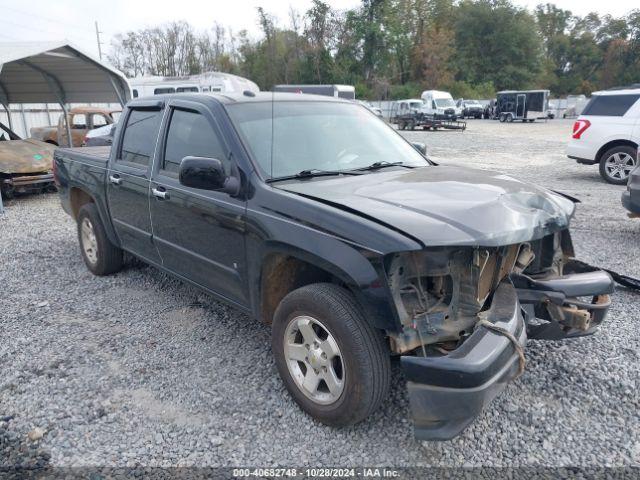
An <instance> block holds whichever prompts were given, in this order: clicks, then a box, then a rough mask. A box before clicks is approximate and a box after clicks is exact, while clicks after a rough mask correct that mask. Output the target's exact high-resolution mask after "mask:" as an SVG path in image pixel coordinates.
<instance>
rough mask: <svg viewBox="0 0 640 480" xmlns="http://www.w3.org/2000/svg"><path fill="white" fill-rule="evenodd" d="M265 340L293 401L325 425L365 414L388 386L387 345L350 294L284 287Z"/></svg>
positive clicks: (331, 288) (330, 288) (321, 287)
mask: <svg viewBox="0 0 640 480" xmlns="http://www.w3.org/2000/svg"><path fill="white" fill-rule="evenodd" d="M271 345H272V349H273V354H274V356H275V361H276V366H277V368H278V372H279V373H280V376H281V377H282V380H283V382H284V384H285V386H286V388H287V390H288V391H289V393H290V394H291V396H292V397H293V399H294V400H295V401H296V403H298V405H299V406H300V407H301V408H302V409H303V410H304V411H305V412H307V413H308V414H309V415H311V416H312V417H313V418H315V419H317V420H319V421H320V422H322V423H325V424H327V425H331V426H336V427H341V426H346V425H352V424H354V423H357V422H359V421H361V420H364V419H365V418H366V417H367V416H369V415H370V414H371V413H372V412H373V411H374V410H375V409H376V408H377V407H378V406H379V405H380V403H381V402H382V400H383V399H384V397H385V396H386V394H387V391H388V389H389V378H390V361H389V351H388V348H387V346H386V343H385V341H384V338H383V336H382V334H381V333H380V332H379V331H377V330H375V329H374V328H373V327H372V326H371V324H370V323H369V322H368V321H367V320H366V319H365V317H364V315H363V313H362V311H361V309H360V307H359V305H358V304H357V302H356V300H355V298H354V297H353V295H352V294H351V293H350V292H348V291H347V290H345V289H344V288H342V287H338V286H336V285H333V284H326V283H316V284H312V285H307V286H304V287H301V288H299V289H297V290H294V291H293V292H291V293H289V294H288V295H287V296H286V297H285V298H284V299H283V300H282V302H280V305H279V306H278V308H277V309H276V313H275V316H274V319H273V325H272V338H271Z"/></svg>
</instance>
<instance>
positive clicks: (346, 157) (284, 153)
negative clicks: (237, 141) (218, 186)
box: [227, 101, 428, 178]
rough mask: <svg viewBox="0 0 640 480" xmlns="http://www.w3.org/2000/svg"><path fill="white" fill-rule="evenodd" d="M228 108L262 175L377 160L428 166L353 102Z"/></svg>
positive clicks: (350, 166)
mask: <svg viewBox="0 0 640 480" xmlns="http://www.w3.org/2000/svg"><path fill="white" fill-rule="evenodd" d="M227 109H228V111H229V115H230V116H231V119H232V121H233V122H234V124H235V126H236V129H237V130H238V131H239V133H240V135H241V137H242V138H243V141H244V143H245V145H246V146H247V148H248V149H249V150H250V153H251V154H252V156H253V158H254V159H255V160H256V163H257V164H258V166H259V167H260V169H261V170H262V172H263V174H264V175H265V176H267V177H271V178H278V177H283V176H287V175H295V174H297V173H299V172H301V171H303V170H331V171H336V170H338V171H348V170H353V169H357V168H364V167H368V166H370V165H371V164H374V163H377V162H382V163H385V162H390V163H391V162H403V164H404V165H408V166H427V165H428V162H427V160H425V158H424V157H423V156H422V155H420V154H419V153H418V152H417V151H416V150H415V148H414V147H413V146H412V145H411V144H410V143H408V142H407V141H406V140H405V139H404V138H403V137H401V136H400V135H399V134H398V133H396V132H395V131H394V130H393V129H392V128H390V127H389V126H388V125H386V124H385V123H384V122H381V121H380V120H379V119H378V117H376V116H375V114H373V113H371V112H370V111H368V110H367V109H364V108H361V107H360V106H358V105H356V104H353V103H342V102H322V101H317V102H316V101H313V102H311V101H286V102H285V101H282V102H274V103H272V102H255V103H254V102H250V103H239V104H235V105H229V106H228V107H227Z"/></svg>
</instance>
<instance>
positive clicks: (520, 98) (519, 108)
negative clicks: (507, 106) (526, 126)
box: [516, 93, 527, 118]
mask: <svg viewBox="0 0 640 480" xmlns="http://www.w3.org/2000/svg"><path fill="white" fill-rule="evenodd" d="M526 104H527V96H526V95H525V94H523V93H519V94H518V95H517V96H516V117H518V118H523V117H524V112H525V109H526Z"/></svg>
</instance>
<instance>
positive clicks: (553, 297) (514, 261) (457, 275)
mask: <svg viewBox="0 0 640 480" xmlns="http://www.w3.org/2000/svg"><path fill="white" fill-rule="evenodd" d="M573 255H574V252H573V246H572V243H571V237H570V235H569V231H568V230H562V231H559V232H556V233H553V234H549V235H547V236H545V237H543V238H541V239H538V240H534V241H531V242H524V243H518V244H513V245H506V246H502V247H440V248H433V249H429V250H423V251H419V252H408V253H404V254H398V255H395V256H394V257H393V258H391V259H390V261H389V264H388V266H387V272H388V277H387V278H388V284H389V287H390V290H391V293H392V296H393V300H394V303H395V306H396V311H397V312H398V317H399V319H400V322H401V324H402V327H403V330H402V332H401V333H399V334H392V335H390V341H391V349H392V351H394V352H395V353H402V354H404V353H408V352H412V351H414V353H415V354H417V355H420V356H428V355H431V354H436V355H437V354H446V353H447V352H448V351H450V350H453V349H455V348H457V347H458V346H459V345H460V343H461V342H463V341H464V340H465V339H466V338H467V337H469V336H470V335H471V334H472V333H473V331H474V329H475V327H476V324H477V323H478V321H479V320H480V318H481V317H482V312H484V311H486V310H488V309H489V307H490V305H491V297H492V295H493V293H494V292H495V290H496V289H497V287H498V285H499V284H500V283H501V282H504V281H507V282H511V283H513V284H514V286H515V287H516V289H517V291H518V296H519V297H520V303H521V304H522V305H523V308H524V309H528V310H529V315H528V317H530V318H529V319H530V320H533V319H536V320H537V321H541V322H542V323H546V322H553V323H554V324H555V325H556V330H557V329H559V330H560V332H562V333H563V335H567V334H570V333H571V334H579V333H580V332H588V331H589V330H590V329H591V328H592V327H593V326H594V325H595V324H597V323H600V322H601V321H602V319H603V318H601V316H598V315H597V313H598V311H600V310H602V311H603V312H605V311H606V308H607V307H608V306H609V304H610V301H609V296H608V295H606V294H605V295H598V296H596V297H592V298H590V299H582V298H578V296H576V298H567V297H573V295H564V294H562V293H558V292H555V291H554V290H555V289H556V287H557V285H556V284H557V283H563V282H564V283H567V281H566V280H565V279H569V280H570V276H571V275H570V274H571V273H572V272H571V270H572V268H571V267H572V258H573ZM567 273H568V275H569V276H568V277H567V276H566V274H567ZM554 280H555V283H553V282H554ZM560 286H561V285H560ZM577 293H580V292H577ZM534 328H535V327H534Z"/></svg>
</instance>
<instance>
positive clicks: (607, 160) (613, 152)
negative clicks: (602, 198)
mask: <svg viewBox="0 0 640 480" xmlns="http://www.w3.org/2000/svg"><path fill="white" fill-rule="evenodd" d="M636 154H637V151H636V149H635V148H633V147H631V146H628V145H620V146H617V147H613V148H611V149H609V150H607V151H606V152H605V153H604V155H602V158H601V160H600V175H601V176H602V178H604V179H605V180H606V181H607V182H609V183H613V184H614V185H626V183H627V180H628V179H629V174H630V173H631V171H632V170H633V169H634V168H635V166H636Z"/></svg>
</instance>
